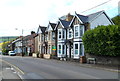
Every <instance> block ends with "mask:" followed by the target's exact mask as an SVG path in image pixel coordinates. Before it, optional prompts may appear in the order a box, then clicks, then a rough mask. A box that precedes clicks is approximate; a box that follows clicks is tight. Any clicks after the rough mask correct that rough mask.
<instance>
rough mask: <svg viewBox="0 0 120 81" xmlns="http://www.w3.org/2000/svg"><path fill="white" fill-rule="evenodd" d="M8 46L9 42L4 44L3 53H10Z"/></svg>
mask: <svg viewBox="0 0 120 81" xmlns="http://www.w3.org/2000/svg"><path fill="white" fill-rule="evenodd" d="M8 44H9V41H7V42H3V43H2V53H8V51H9V50H10V49H9V48H8Z"/></svg>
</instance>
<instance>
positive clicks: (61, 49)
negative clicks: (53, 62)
mask: <svg viewBox="0 0 120 81" xmlns="http://www.w3.org/2000/svg"><path fill="white" fill-rule="evenodd" d="M59 46H60V47H61V52H60V53H59ZM61 54H62V44H58V55H61Z"/></svg>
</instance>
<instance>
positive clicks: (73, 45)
mask: <svg viewBox="0 0 120 81" xmlns="http://www.w3.org/2000/svg"><path fill="white" fill-rule="evenodd" d="M112 24H113V22H112V21H111V19H110V18H109V17H108V16H107V14H106V13H105V12H104V11H99V12H96V13H93V14H90V15H87V16H85V15H80V14H77V13H76V12H75V15H74V17H73V19H72V20H71V21H70V22H69V21H65V20H59V22H58V24H57V26H56V30H57V31H58V33H57V40H58V42H57V57H60V58H61V57H64V58H70V59H80V56H85V50H84V45H83V42H82V36H83V34H84V32H85V31H87V30H88V29H94V28H95V27H97V26H98V25H112Z"/></svg>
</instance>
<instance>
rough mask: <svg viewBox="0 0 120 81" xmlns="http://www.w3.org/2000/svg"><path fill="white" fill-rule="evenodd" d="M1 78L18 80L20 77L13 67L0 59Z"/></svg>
mask: <svg viewBox="0 0 120 81" xmlns="http://www.w3.org/2000/svg"><path fill="white" fill-rule="evenodd" d="M3 79H11V80H13V79H14V80H20V77H19V76H18V74H17V72H16V70H15V69H14V67H12V66H11V65H9V64H7V63H5V62H2V61H1V60H0V80H3ZM20 81H21V80H20Z"/></svg>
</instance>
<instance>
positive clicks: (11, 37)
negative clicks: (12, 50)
mask: <svg viewBox="0 0 120 81" xmlns="http://www.w3.org/2000/svg"><path fill="white" fill-rule="evenodd" d="M16 38H17V36H6V37H4V36H3V37H0V43H1V42H3V41H12V40H14V39H16Z"/></svg>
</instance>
